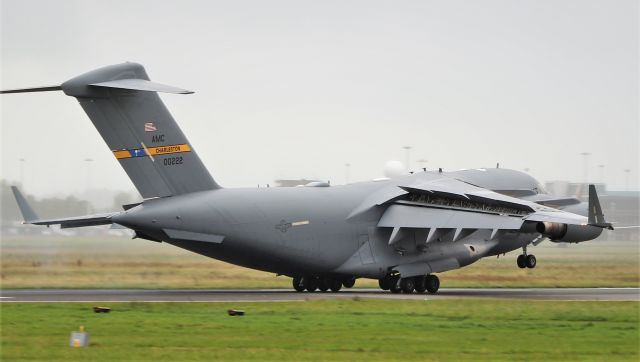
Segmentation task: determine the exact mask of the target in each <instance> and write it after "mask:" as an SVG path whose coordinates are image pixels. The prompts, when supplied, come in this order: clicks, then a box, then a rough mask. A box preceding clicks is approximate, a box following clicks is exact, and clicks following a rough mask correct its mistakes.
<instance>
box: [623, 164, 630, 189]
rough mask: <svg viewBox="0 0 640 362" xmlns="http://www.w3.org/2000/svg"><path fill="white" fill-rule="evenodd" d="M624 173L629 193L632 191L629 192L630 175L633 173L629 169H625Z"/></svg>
mask: <svg viewBox="0 0 640 362" xmlns="http://www.w3.org/2000/svg"><path fill="white" fill-rule="evenodd" d="M624 173H625V177H624V183H625V189H626V190H627V191H630V190H629V174H630V173H631V170H630V169H628V168H625V169H624Z"/></svg>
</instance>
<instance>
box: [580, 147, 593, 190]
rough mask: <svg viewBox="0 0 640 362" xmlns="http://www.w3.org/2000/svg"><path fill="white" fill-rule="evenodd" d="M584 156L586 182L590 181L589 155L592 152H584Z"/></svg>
mask: <svg viewBox="0 0 640 362" xmlns="http://www.w3.org/2000/svg"><path fill="white" fill-rule="evenodd" d="M581 155H582V156H584V183H585V184H586V183H587V182H588V181H589V156H590V155H591V153H589V152H582V153H581Z"/></svg>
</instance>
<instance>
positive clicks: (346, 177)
mask: <svg viewBox="0 0 640 362" xmlns="http://www.w3.org/2000/svg"><path fill="white" fill-rule="evenodd" d="M344 170H345V175H344V179H345V181H344V184H345V185H346V184H348V183H349V176H350V175H349V174H350V173H351V164H350V163H345V164H344Z"/></svg>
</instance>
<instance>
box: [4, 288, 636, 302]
mask: <svg viewBox="0 0 640 362" xmlns="http://www.w3.org/2000/svg"><path fill="white" fill-rule="evenodd" d="M355 297H359V298H373V299H414V300H425V299H427V300H438V299H471V298H483V299H490V298H497V299H529V300H596V301H640V288H522V289H511V288H509V289H507V288H500V289H497V288H491V289H489V288H487V289H484V288H443V289H441V290H440V291H439V292H438V293H437V294H416V293H414V294H392V293H390V292H384V291H381V290H379V289H346V290H344V289H343V290H342V291H340V292H338V293H331V292H328V293H322V292H315V293H308V292H303V293H298V292H295V291H292V290H290V289H6V290H0V303H7V302H43V303H52V302H278V301H303V300H316V299H340V298H355Z"/></svg>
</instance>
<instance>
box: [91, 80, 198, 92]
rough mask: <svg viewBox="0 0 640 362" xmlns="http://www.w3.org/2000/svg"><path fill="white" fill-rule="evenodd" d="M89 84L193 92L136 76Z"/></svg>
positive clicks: (154, 90) (106, 86)
mask: <svg viewBox="0 0 640 362" xmlns="http://www.w3.org/2000/svg"><path fill="white" fill-rule="evenodd" d="M89 85H90V86H93V87H104V88H118V89H129V90H137V91H146V92H161V93H174V94H192V93H193V92H192V91H189V90H186V89H181V88H177V87H172V86H170V85H164V84H160V83H155V82H151V81H148V80H146V79H138V78H133V79H118V80H111V81H108V82H101V83H93V84H89Z"/></svg>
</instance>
